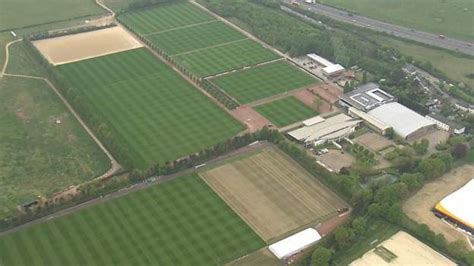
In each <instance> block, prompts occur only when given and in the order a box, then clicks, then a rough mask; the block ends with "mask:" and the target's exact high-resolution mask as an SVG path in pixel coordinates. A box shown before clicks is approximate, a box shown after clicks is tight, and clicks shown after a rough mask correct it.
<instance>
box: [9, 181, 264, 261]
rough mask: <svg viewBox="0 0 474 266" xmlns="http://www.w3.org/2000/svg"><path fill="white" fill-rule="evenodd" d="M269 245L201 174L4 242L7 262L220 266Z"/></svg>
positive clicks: (36, 227) (31, 229)
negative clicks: (221, 197) (217, 193)
mask: <svg viewBox="0 0 474 266" xmlns="http://www.w3.org/2000/svg"><path fill="white" fill-rule="evenodd" d="M263 245H264V242H263V241H262V240H261V239H260V238H259V237H258V236H257V235H256V234H255V233H254V232H253V231H252V229H251V228H250V227H248V226H247V225H246V224H245V222H244V221H242V219H240V218H239V216H238V215H237V214H235V213H234V212H233V211H232V210H231V209H230V208H229V207H228V206H227V205H226V204H225V203H224V202H223V201H222V200H221V199H220V198H219V197H218V196H217V195H216V194H215V193H214V192H213V191H212V190H211V189H210V188H209V187H208V186H207V185H206V184H205V183H204V182H203V181H202V180H201V179H200V178H199V177H198V176H196V175H191V176H184V177H179V178H176V179H174V180H171V181H167V182H164V183H162V184H160V185H155V186H152V187H149V188H146V189H143V190H140V191H138V192H133V193H131V194H128V195H127V196H123V197H120V198H117V199H113V200H110V201H107V202H105V203H100V204H98V205H95V206H92V207H89V208H86V209H83V210H80V211H78V212H75V213H73V214H68V215H66V216H63V217H60V218H56V219H53V220H48V221H47V222H44V223H41V224H38V225H34V226H31V227H29V228H27V229H23V230H20V231H17V232H14V233H11V234H8V235H6V236H3V237H2V238H0V264H1V265H72V264H80V265H117V264H122V265H218V264H224V263H226V262H229V261H232V260H233V259H235V258H238V257H241V256H243V255H245V254H247V253H250V252H252V251H255V250H257V249H259V248H261V247H262V246H263Z"/></svg>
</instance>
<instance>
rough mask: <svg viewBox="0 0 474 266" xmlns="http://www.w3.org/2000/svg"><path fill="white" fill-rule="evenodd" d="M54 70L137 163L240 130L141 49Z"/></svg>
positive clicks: (194, 147)
mask: <svg viewBox="0 0 474 266" xmlns="http://www.w3.org/2000/svg"><path fill="white" fill-rule="evenodd" d="M58 71H59V73H60V74H61V75H62V76H63V77H64V78H65V79H66V80H67V81H68V87H69V88H70V89H74V90H76V92H77V94H78V95H79V97H80V99H81V101H80V102H81V105H83V106H84V107H85V108H87V109H88V111H89V112H92V113H95V114H96V115H97V116H98V117H99V118H100V120H101V121H102V123H104V124H106V125H107V126H108V127H109V128H110V129H111V131H112V132H111V134H112V136H111V137H112V138H113V139H114V141H115V143H120V145H121V146H122V147H123V150H125V151H127V154H128V157H129V158H130V160H131V161H132V162H133V165H134V166H137V167H149V166H151V165H153V164H156V163H164V162H166V161H169V160H174V159H177V158H180V157H182V156H185V155H188V154H191V153H194V152H197V151H199V150H202V149H204V148H207V147H209V146H212V145H213V144H215V143H217V142H219V141H223V140H225V139H227V138H230V137H232V136H233V135H235V134H236V133H238V132H239V131H240V130H242V129H243V126H242V125H240V124H239V123H238V122H237V121H236V120H234V119H232V118H231V117H230V116H229V115H228V114H226V113H225V112H224V111H223V110H221V109H220V108H219V107H218V106H216V105H215V104H214V103H212V102H211V101H210V100H209V99H208V98H207V97H206V96H204V95H203V94H201V93H200V92H199V91H198V90H197V89H196V88H194V87H193V86H192V85H191V84H189V83H188V82H186V81H185V80H184V79H182V78H181V77H180V76H179V75H178V74H177V73H175V72H174V71H173V70H172V69H171V68H169V67H168V66H167V65H165V64H164V63H162V62H161V61H159V60H157V59H156V58H155V57H154V56H153V55H152V54H151V53H150V52H148V51H147V50H146V49H145V48H141V49H135V50H131V51H127V52H122V53H116V54H112V55H108V56H104V57H98V58H94V59H89V60H84V61H80V62H76V63H71V64H65V65H61V66H59V67H58Z"/></svg>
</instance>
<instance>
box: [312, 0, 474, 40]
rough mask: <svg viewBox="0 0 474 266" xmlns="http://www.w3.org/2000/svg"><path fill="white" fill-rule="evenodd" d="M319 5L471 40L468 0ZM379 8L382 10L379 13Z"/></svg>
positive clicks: (342, 0)
mask: <svg viewBox="0 0 474 266" xmlns="http://www.w3.org/2000/svg"><path fill="white" fill-rule="evenodd" d="M320 2H321V3H323V4H328V5H332V6H335V7H338V8H342V9H345V10H349V11H353V12H356V13H359V14H362V15H365V16H368V17H373V18H375V19H378V20H382V21H387V22H390V23H394V24H399V25H402V26H406V27H410V28H416V29H419V30H423V31H428V32H432V33H437V34H444V35H446V36H452V37H455V38H460V39H465V40H474V27H469V26H467V25H472V24H473V18H474V3H473V2H472V1H471V0H453V1H433V0H417V1H411V0H400V1H393V0H351V1H347V0H322V1H320ZM381 10H383V12H381Z"/></svg>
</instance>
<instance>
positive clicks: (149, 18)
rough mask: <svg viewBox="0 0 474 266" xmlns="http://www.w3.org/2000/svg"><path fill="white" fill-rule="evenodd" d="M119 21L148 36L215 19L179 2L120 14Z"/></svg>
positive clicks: (192, 6) (187, 4) (194, 7)
mask: <svg viewBox="0 0 474 266" xmlns="http://www.w3.org/2000/svg"><path fill="white" fill-rule="evenodd" d="M119 20H120V21H121V22H122V23H124V24H126V25H128V26H129V27H131V28H133V29H134V30H136V31H137V32H138V33H139V34H149V33H154V32H155V33H156V32H160V31H164V30H169V29H173V28H178V27H184V26H187V25H192V24H198V23H203V22H207V21H211V20H216V18H214V17H213V16H211V15H209V14H208V13H206V12H205V11H203V10H201V9H199V8H197V7H196V6H194V5H192V4H190V3H186V2H181V3H173V4H160V5H157V6H156V7H151V8H147V9H140V10H137V11H132V12H127V13H124V14H120V16H119Z"/></svg>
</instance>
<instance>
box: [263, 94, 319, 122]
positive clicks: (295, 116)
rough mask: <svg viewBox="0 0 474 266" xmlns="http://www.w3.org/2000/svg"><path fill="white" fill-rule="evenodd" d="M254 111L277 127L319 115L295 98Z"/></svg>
mask: <svg viewBox="0 0 474 266" xmlns="http://www.w3.org/2000/svg"><path fill="white" fill-rule="evenodd" d="M254 109H255V111H257V112H259V113H260V114H261V115H263V116H265V117H266V118H268V120H270V122H272V123H273V124H275V126H277V127H283V126H287V125H290V124H293V123H296V122H298V121H302V120H305V119H307V118H310V117H313V116H315V115H317V114H318V113H317V112H316V111H315V110H313V109H311V108H309V107H308V106H306V105H304V104H303V103H302V102H300V101H299V100H298V99H296V98H295V97H293V96H290V97H287V98H283V99H280V100H276V101H273V102H270V103H267V104H263V105H259V106H257V107H255V108H254Z"/></svg>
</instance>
